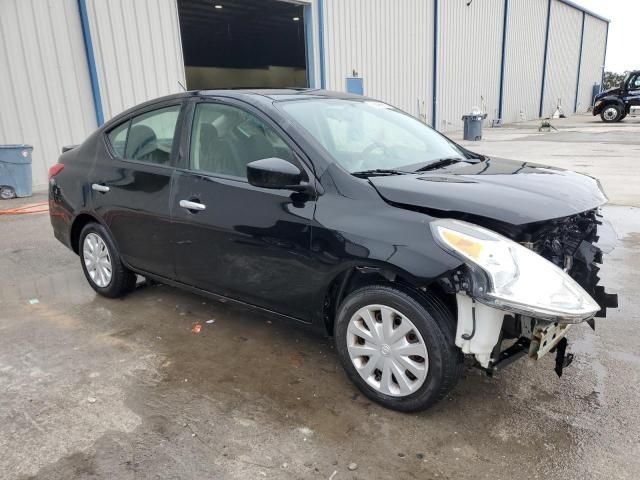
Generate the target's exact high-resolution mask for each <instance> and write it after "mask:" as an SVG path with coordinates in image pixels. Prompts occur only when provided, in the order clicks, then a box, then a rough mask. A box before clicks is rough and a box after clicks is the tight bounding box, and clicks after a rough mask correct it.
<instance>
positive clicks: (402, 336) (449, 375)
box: [335, 285, 463, 412]
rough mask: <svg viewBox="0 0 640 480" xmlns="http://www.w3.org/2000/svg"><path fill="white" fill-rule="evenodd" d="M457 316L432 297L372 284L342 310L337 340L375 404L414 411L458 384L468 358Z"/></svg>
mask: <svg viewBox="0 0 640 480" xmlns="http://www.w3.org/2000/svg"><path fill="white" fill-rule="evenodd" d="M454 329H455V322H454V319H453V316H452V314H451V312H450V311H449V310H448V309H447V307H446V306H445V305H444V304H443V303H442V302H441V301H440V300H439V299H438V298H437V297H435V296H433V295H431V294H424V295H422V294H420V295H418V294H409V293H405V292H404V291H402V290H399V289H396V288H393V287H389V286H382V285H380V286H377V285H376V286H368V287H364V288H361V289H359V290H356V291H355V292H353V293H351V294H350V295H349V296H348V297H347V298H346V299H345V300H344V302H343V303H342V305H341V306H340V309H339V312H338V316H337V318H336V324H335V342H336V348H337V351H338V355H339V357H340V361H341V362H342V366H343V367H344V369H345V371H346V373H347V375H348V376H349V378H350V379H351V381H353V382H354V383H355V384H356V386H357V387H358V388H359V389H360V390H361V391H362V393H363V394H364V395H366V396H367V397H368V398H370V399H371V400H373V401H375V402H377V403H379V404H381V405H383V406H385V407H387V408H391V409H393V410H399V411H404V412H412V411H417V410H424V409H426V408H429V407H430V406H431V405H433V404H434V403H436V402H437V401H438V400H441V399H442V398H444V396H445V395H446V394H447V393H448V392H449V391H450V390H451V389H452V388H453V387H454V386H455V384H456V383H457V381H458V379H459V377H460V375H461V371H462V361H463V356H462V353H461V352H460V350H459V349H458V348H457V347H456V346H455V344H454V334H455V333H454Z"/></svg>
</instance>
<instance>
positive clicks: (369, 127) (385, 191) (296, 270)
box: [49, 90, 616, 411]
mask: <svg viewBox="0 0 640 480" xmlns="http://www.w3.org/2000/svg"><path fill="white" fill-rule="evenodd" d="M49 175H50V190H49V202H50V212H51V223H52V225H53V230H54V234H55V236H56V237H57V238H58V239H59V240H60V241H61V242H62V243H64V244H65V245H66V246H67V247H69V248H71V249H72V250H73V251H74V252H76V253H77V254H79V256H80V260H81V262H80V263H81V266H82V269H83V271H84V273H85V275H86V278H87V280H88V282H89V284H90V285H91V287H93V289H94V290H95V291H96V292H98V293H99V294H101V295H104V296H106V297H119V296H122V295H125V294H127V293H128V292H130V291H132V290H133V288H134V287H135V284H136V278H137V277H136V275H141V276H143V277H146V278H148V279H152V280H155V281H159V282H163V283H167V284H170V285H174V286H177V287H180V288H185V289H188V290H191V291H193V292H196V293H200V294H203V295H207V296H210V297H214V298H219V299H222V298H224V299H230V300H233V301H235V302H238V303H242V304H245V305H251V306H254V307H256V308H259V309H262V310H264V311H268V312H271V313H273V314H275V315H278V316H280V317H284V318H287V319H291V320H293V321H296V322H302V323H305V324H308V325H309V326H310V327H312V328H315V329H317V330H318V331H321V332H323V333H324V334H328V335H332V336H334V338H335V343H336V347H337V351H338V354H339V356H340V359H341V361H342V364H343V365H344V368H345V370H346V372H347V374H348V376H349V377H350V378H351V380H353V382H354V383H355V384H356V385H357V386H358V388H360V390H362V391H363V392H364V393H365V394H366V395H367V396H368V397H369V398H371V399H373V400H375V401H377V402H379V403H381V404H383V405H385V406H387V407H389V408H394V409H397V410H402V411H413V410H419V409H424V408H427V407H429V406H430V405H432V404H433V403H434V402H436V401H438V400H439V399H441V398H443V396H444V395H446V394H447V392H448V391H449V390H450V389H452V388H453V387H454V385H455V384H456V382H457V381H458V379H459V377H460V374H461V370H462V365H463V357H464V355H468V356H472V357H474V359H475V362H476V366H478V367H479V368H481V369H483V370H485V371H486V372H487V373H489V374H491V373H492V372H494V371H495V370H496V369H497V368H499V367H500V366H502V365H503V364H506V363H507V362H509V361H512V360H513V359H514V358H517V357H518V356H522V355H529V356H531V357H533V358H540V357H542V356H543V355H545V354H546V353H547V352H549V351H553V352H556V355H557V357H556V371H557V372H558V374H561V373H562V369H563V368H564V367H565V366H567V365H568V363H570V360H571V357H570V356H569V355H568V354H566V353H565V352H566V342H567V340H566V338H565V335H566V332H567V330H568V328H569V327H570V326H571V325H574V324H577V323H581V322H587V323H591V324H593V317H594V316H603V315H604V314H605V312H606V307H610V306H614V305H615V304H616V298H615V296H613V295H608V294H606V293H604V289H602V287H600V286H598V285H597V283H598V276H597V274H596V273H597V268H598V267H597V266H596V264H597V263H599V262H601V261H602V251H601V250H600V249H599V248H598V247H597V246H596V245H595V242H596V240H597V238H598V232H597V230H598V229H599V228H600V225H604V224H603V222H602V219H601V217H600V214H599V210H598V208H599V207H600V205H602V204H603V203H605V201H606V197H605V195H604V194H603V192H602V191H601V189H600V186H599V184H598V182H597V181H596V180H595V179H593V178H590V177H587V176H584V175H580V174H577V173H573V172H570V171H564V170H559V169H555V168H551V167H546V166H542V165H534V164H529V163H522V162H514V161H508V160H500V159H492V158H488V157H485V156H482V155H479V154H475V153H472V152H470V151H468V150H466V149H464V148H462V147H460V146H458V145H457V144H455V143H454V142H452V141H451V140H449V139H447V138H446V137H444V136H443V135H441V134H439V133H438V132H436V131H434V130H432V129H431V128H429V127H428V126H426V125H425V124H424V123H422V122H421V121H419V120H417V119H415V118H413V117H411V116H409V115H407V114H405V113H403V112H401V111H399V110H397V109H395V108H393V107H391V106H389V105H387V104H385V103H382V102H379V101H376V100H373V99H370V98H366V97H361V96H351V95H345V94H339V93H332V92H325V91H317V90H304V91H296V90H279V91H200V92H188V93H184V94H179V95H172V96H168V97H164V98H160V99H157V100H154V101H151V102H147V103H145V104H143V105H140V106H138V107H135V108H133V109H131V110H128V111H126V112H124V113H122V114H121V115H119V116H117V117H115V118H113V119H112V120H110V121H109V122H107V123H106V124H105V125H103V126H102V127H101V128H99V129H98V130H97V131H95V132H94V133H93V134H92V135H91V136H90V137H89V138H88V139H87V140H86V141H85V142H84V143H82V144H81V145H79V146H77V147H74V148H71V149H65V152H64V153H63V154H62V156H61V157H60V160H59V163H58V164H56V165H54V166H53V167H52V168H51V169H50V172H49Z"/></svg>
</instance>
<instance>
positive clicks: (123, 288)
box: [78, 223, 136, 298]
mask: <svg viewBox="0 0 640 480" xmlns="http://www.w3.org/2000/svg"><path fill="white" fill-rule="evenodd" d="M79 247H80V248H79V249H78V251H79V253H80V263H81V265H82V271H83V272H84V275H85V277H86V278H87V281H88V282H89V285H91V287H92V288H93V289H94V290H95V291H96V292H98V293H99V294H100V295H103V296H105V297H109V298H117V297H121V296H123V295H126V294H127V293H129V292H130V291H131V290H133V289H134V288H135V285H136V275H135V273H133V272H132V271H130V270H129V269H127V267H125V266H124V265H123V264H122V261H121V260H120V254H119V253H118V251H117V249H116V246H115V243H114V242H113V240H112V238H111V235H109V232H108V231H107V229H106V228H104V227H103V226H102V225H100V224H99V223H88V224H87V225H85V226H84V228H83V229H82V232H80V245H79Z"/></svg>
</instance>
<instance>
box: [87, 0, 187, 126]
mask: <svg viewBox="0 0 640 480" xmlns="http://www.w3.org/2000/svg"><path fill="white" fill-rule="evenodd" d="M87 10H88V16H89V24H90V27H91V36H92V40H93V46H94V50H95V56H96V67H97V71H98V81H99V84H100V94H101V96H102V107H103V111H104V118H105V120H108V119H109V118H111V117H113V116H115V115H117V114H118V113H120V112H122V111H123V110H126V109H127V108H130V107H133V106H134V105H136V104H138V103H141V102H144V101H146V100H149V99H152V98H156V97H160V96H162V95H167V94H170V93H175V92H180V91H181V90H182V88H181V87H180V84H179V83H178V82H180V83H181V84H182V85H186V81H185V75H184V61H183V59H182V45H181V40H180V25H179V22H178V11H177V5H176V0H135V1H131V0H87Z"/></svg>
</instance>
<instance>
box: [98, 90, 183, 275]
mask: <svg viewBox="0 0 640 480" xmlns="http://www.w3.org/2000/svg"><path fill="white" fill-rule="evenodd" d="M181 108H182V103H181V102H177V103H176V102H173V103H164V104H158V105H155V106H153V107H150V108H148V109H146V110H144V111H141V112H140V113H136V114H135V115H134V116H132V117H130V118H129V119H127V120H126V121H124V122H123V123H121V124H119V125H117V126H116V127H114V128H113V129H111V130H110V131H108V132H107V134H106V136H105V148H106V152H107V153H106V155H105V156H104V158H102V159H100V160H99V161H98V162H96V169H95V171H94V172H93V173H92V184H91V186H90V188H91V195H92V199H93V205H94V210H95V211H96V212H97V213H98V214H99V215H100V216H101V217H102V219H103V220H104V222H105V223H106V225H107V226H108V228H109V230H110V231H111V233H112V234H113V236H114V238H115V241H116V244H117V246H118V250H119V252H120V254H121V256H122V258H123V259H124V261H125V262H126V263H127V264H129V265H131V266H132V267H134V268H136V269H139V270H143V271H145V272H150V273H155V274H157V275H161V276H163V277H167V278H174V277H175V272H174V267H173V258H172V250H171V235H172V230H171V219H170V215H169V199H170V193H171V182H172V174H173V170H174V164H175V162H176V158H177V148H176V145H177V143H178V142H177V141H175V139H176V138H178V134H177V133H178V130H179V125H180V120H181Z"/></svg>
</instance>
